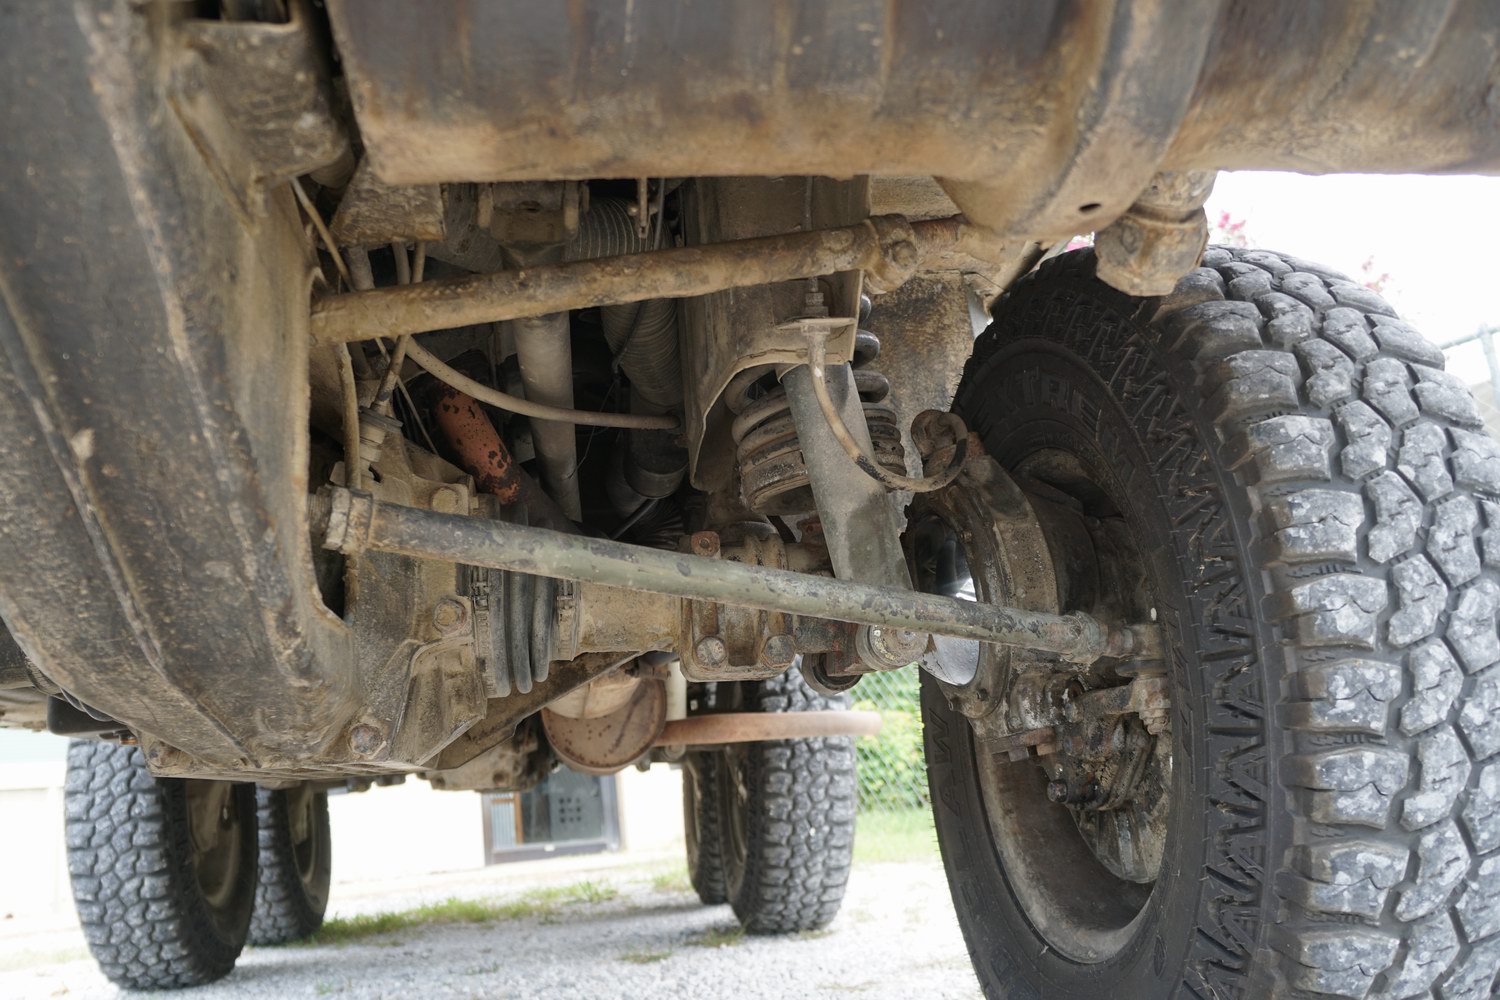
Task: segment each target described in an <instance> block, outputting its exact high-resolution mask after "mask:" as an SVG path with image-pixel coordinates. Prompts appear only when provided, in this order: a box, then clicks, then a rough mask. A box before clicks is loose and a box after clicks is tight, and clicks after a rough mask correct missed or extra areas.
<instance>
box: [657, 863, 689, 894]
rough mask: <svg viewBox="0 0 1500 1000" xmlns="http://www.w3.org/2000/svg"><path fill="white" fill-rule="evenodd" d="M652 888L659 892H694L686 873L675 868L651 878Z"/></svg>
mask: <svg viewBox="0 0 1500 1000" xmlns="http://www.w3.org/2000/svg"><path fill="white" fill-rule="evenodd" d="M651 888H652V889H654V890H655V891H657V892H692V891H693V883H692V880H691V879H689V878H688V873H687V872H686V871H684V870H682V869H680V868H673V869H672V870H670V871H664V872H657V873H656V874H655V875H653V876H651Z"/></svg>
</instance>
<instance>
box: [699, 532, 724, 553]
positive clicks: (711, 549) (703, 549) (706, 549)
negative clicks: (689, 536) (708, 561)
mask: <svg viewBox="0 0 1500 1000" xmlns="http://www.w3.org/2000/svg"><path fill="white" fill-rule="evenodd" d="M693 554H694V555H699V556H716V555H718V554H719V533H718V532H716V531H695V532H693Z"/></svg>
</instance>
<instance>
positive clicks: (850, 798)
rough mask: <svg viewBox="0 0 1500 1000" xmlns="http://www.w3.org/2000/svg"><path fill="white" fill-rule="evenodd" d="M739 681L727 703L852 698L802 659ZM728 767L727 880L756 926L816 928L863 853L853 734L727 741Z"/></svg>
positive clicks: (723, 801)
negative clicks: (830, 689)
mask: <svg viewBox="0 0 1500 1000" xmlns="http://www.w3.org/2000/svg"><path fill="white" fill-rule="evenodd" d="M732 687H737V688H738V691H737V692H735V694H737V696H738V698H739V704H738V705H726V706H725V710H727V711H740V712H807V711H818V710H823V709H839V708H848V706H849V699H848V698H847V697H843V696H836V697H829V696H827V695H821V694H818V693H817V692H816V691H814V690H813V689H812V688H810V687H809V686H808V685H807V682H806V681H804V680H803V679H802V674H801V673H800V671H799V670H798V668H797V667H792V668H791V669H789V670H787V671H786V672H785V673H782V674H780V675H779V676H777V677H773V678H771V679H769V680H764V681H758V682H744V683H741V684H739V685H730V684H725V683H721V684H720V685H719V690H720V692H724V691H725V689H726V688H732ZM719 764H720V766H719V767H718V768H717V770H718V773H719V778H720V782H719V787H720V789H721V791H720V799H719V803H720V805H719V808H720V817H721V823H722V826H721V841H720V842H721V844H722V848H721V850H722V857H723V865H724V887H725V891H726V894H727V896H728V899H729V904H730V905H731V906H732V907H733V908H734V915H735V916H736V917H738V918H739V921H740V924H741V925H742V926H743V927H744V928H745V930H746V931H748V932H750V933H751V934H791V933H795V932H798V931H808V930H816V929H817V928H820V927H823V926H825V925H826V924H828V922H829V921H831V920H832V919H833V918H834V916H835V915H837V914H838V911H839V905H840V904H841V903H842V902H843V899H844V887H845V884H846V883H847V882H848V880H849V865H850V863H851V861H852V860H853V854H854V807H855V799H856V796H857V794H858V783H857V781H856V777H855V770H854V741H853V740H852V739H850V738H849V737H847V736H840V737H827V738H821V739H810V740H779V741H774V742H766V743H744V744H738V745H735V746H731V747H729V748H727V749H726V750H725V751H723V753H722V755H721V759H720V761H719Z"/></svg>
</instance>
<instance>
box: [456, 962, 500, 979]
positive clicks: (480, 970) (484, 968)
mask: <svg viewBox="0 0 1500 1000" xmlns="http://www.w3.org/2000/svg"><path fill="white" fill-rule="evenodd" d="M499 971H500V963H499V962H496V963H495V964H493V965H476V966H474V967H473V968H472V969H465V970H464V975H466V976H488V975H491V974H493V973H496V972H499Z"/></svg>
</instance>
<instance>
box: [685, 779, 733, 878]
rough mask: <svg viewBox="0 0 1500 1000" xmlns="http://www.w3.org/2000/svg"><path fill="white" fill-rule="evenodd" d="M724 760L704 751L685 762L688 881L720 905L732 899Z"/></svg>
mask: <svg viewBox="0 0 1500 1000" xmlns="http://www.w3.org/2000/svg"><path fill="white" fill-rule="evenodd" d="M721 763H722V762H721V760H720V757H719V755H718V754H716V753H711V752H708V751H701V750H695V751H693V752H691V753H689V754H688V755H687V756H686V757H685V758H684V759H683V762H682V829H683V838H682V839H683V840H684V841H685V842H686V844H687V866H688V881H690V882H691V883H692V884H693V891H694V892H696V893H697V894H698V899H699V900H701V901H702V902H703V904H704V905H705V906H718V905H719V904H720V903H723V902H725V901H726V900H727V898H728V897H727V896H725V894H724V856H723V844H722V843H721V840H720V838H721V837H722V836H723V835H722V833H721V832H720V829H719V808H720V806H719V794H720V778H719V772H718V768H719V767H720V765H721Z"/></svg>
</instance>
